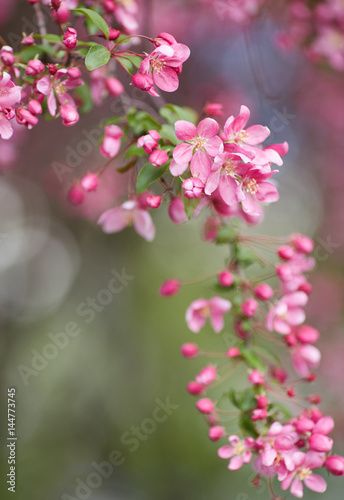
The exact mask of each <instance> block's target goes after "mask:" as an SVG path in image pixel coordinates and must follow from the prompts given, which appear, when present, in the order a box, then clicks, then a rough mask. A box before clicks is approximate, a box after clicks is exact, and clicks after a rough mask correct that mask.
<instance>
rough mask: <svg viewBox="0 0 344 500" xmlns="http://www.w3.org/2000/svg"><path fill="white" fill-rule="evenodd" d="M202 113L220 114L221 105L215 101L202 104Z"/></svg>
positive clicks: (209, 114) (221, 111) (221, 110)
mask: <svg viewBox="0 0 344 500" xmlns="http://www.w3.org/2000/svg"><path fill="white" fill-rule="evenodd" d="M203 113H204V114H205V115H208V116H222V115H223V105H222V104H219V103H217V102H210V103H208V104H206V105H205V106H204V108H203Z"/></svg>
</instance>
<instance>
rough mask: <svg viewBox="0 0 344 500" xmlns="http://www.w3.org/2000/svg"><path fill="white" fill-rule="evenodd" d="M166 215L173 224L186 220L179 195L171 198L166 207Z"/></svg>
mask: <svg viewBox="0 0 344 500" xmlns="http://www.w3.org/2000/svg"><path fill="white" fill-rule="evenodd" d="M168 215H169V217H170V219H171V220H172V222H174V223H175V224H181V223H182V222H187V220H188V218H187V216H186V213H185V208H184V203H183V199H182V197H181V196H175V197H174V198H173V200H172V201H171V203H170V205H169V207H168Z"/></svg>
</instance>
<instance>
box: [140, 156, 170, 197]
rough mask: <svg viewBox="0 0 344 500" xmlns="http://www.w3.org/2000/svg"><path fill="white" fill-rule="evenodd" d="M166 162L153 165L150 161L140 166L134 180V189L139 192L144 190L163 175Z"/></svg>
mask: <svg viewBox="0 0 344 500" xmlns="http://www.w3.org/2000/svg"><path fill="white" fill-rule="evenodd" d="M167 167H168V163H166V165H163V166H162V167H154V166H153V165H152V164H151V163H146V164H145V165H143V167H142V168H141V170H140V172H139V174H138V176H137V181H136V191H137V192H138V193H139V194H140V193H143V192H144V191H146V189H148V188H149V186H150V185H151V184H152V183H153V182H154V181H156V180H157V179H159V178H160V177H161V176H162V175H164V173H165V171H166V169H167Z"/></svg>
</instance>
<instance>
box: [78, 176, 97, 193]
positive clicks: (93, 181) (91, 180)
mask: <svg viewBox="0 0 344 500" xmlns="http://www.w3.org/2000/svg"><path fill="white" fill-rule="evenodd" d="M98 184H99V178H98V176H97V175H96V174H86V175H85V176H84V177H83V178H82V179H81V185H82V187H83V188H84V190H85V191H95V190H96V189H97V187H98Z"/></svg>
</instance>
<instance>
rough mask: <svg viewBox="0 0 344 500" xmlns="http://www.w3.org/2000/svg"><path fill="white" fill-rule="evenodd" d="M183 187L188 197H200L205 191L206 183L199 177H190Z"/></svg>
mask: <svg viewBox="0 0 344 500" xmlns="http://www.w3.org/2000/svg"><path fill="white" fill-rule="evenodd" d="M182 188H183V189H184V196H185V197H186V198H190V199H192V198H200V197H201V196H202V193H203V189H204V183H203V182H202V181H201V179H199V178H198V177H190V178H189V179H186V180H185V181H184V182H183V184H182Z"/></svg>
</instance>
